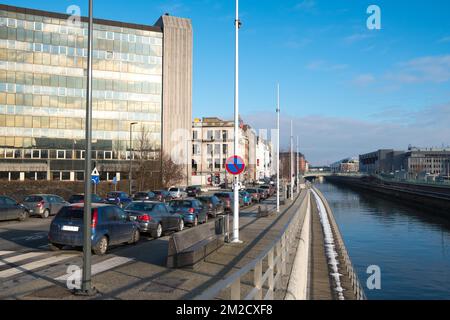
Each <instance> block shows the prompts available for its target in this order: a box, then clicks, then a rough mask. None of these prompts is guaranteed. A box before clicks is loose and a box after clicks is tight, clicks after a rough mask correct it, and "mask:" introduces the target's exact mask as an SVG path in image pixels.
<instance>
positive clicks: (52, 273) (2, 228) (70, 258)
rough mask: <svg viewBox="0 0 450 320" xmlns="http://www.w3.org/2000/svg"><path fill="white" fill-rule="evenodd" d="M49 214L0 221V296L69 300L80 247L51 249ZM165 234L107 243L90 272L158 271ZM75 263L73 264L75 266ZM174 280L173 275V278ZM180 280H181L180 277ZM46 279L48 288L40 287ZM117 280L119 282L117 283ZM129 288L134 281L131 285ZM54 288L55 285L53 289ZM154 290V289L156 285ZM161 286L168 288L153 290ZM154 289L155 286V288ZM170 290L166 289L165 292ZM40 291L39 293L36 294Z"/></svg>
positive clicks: (112, 278)
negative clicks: (129, 242) (134, 241)
mask: <svg viewBox="0 0 450 320" xmlns="http://www.w3.org/2000/svg"><path fill="white" fill-rule="evenodd" d="M256 208H257V206H252V207H250V208H246V209H242V215H243V216H246V217H247V218H248V219H254V218H255V217H256V210H257V209H256ZM52 219H53V217H51V218H49V219H45V220H44V219H41V218H30V219H29V220H27V221H26V222H22V223H20V222H15V221H13V222H1V223H0V299H36V298H45V299H56V298H64V297H65V298H68V299H70V295H71V294H70V292H69V290H68V289H67V283H68V281H67V280H70V281H69V283H75V282H74V280H73V279H74V277H73V274H72V273H73V272H74V270H76V269H77V268H78V267H81V266H82V250H81V248H75V249H69V250H62V251H59V252H53V251H51V250H50V249H49V247H48V240H47V233H48V229H49V226H50V223H51V221H52ZM169 238H170V234H167V235H165V236H164V237H162V238H160V239H157V240H154V239H153V238H151V237H149V236H147V235H142V237H141V240H140V242H139V243H138V244H136V245H123V246H116V247H111V249H110V250H109V251H108V253H107V254H106V255H104V256H96V255H93V256H92V275H93V277H94V279H95V276H98V275H100V274H103V273H105V272H107V271H112V270H115V269H117V268H119V267H129V266H131V265H132V268H127V270H132V271H130V272H132V273H133V274H134V276H136V277H139V278H141V277H144V278H145V275H146V274H147V273H149V272H150V273H158V272H161V271H164V270H167V268H166V257H167V250H168V241H169ZM74 268H75V269H74ZM107 277H108V278H107V279H106V280H104V281H103V282H106V283H108V284H110V283H111V284H112V283H114V282H117V281H124V282H125V283H127V284H128V283H129V282H130V281H133V280H134V279H129V278H128V279H120V277H118V276H117V274H114V273H113V274H108V275H107ZM173 281H175V282H177V280H176V279H175V280H173ZM180 281H181V280H180ZM51 284H57V285H58V286H57V287H54V286H53V289H52V290H51V291H49V292H46V291H45V290H44V293H40V292H41V291H40V290H43V289H44V288H47V287H48V286H49V285H51ZM121 285H122V284H121ZM130 286H131V287H132V286H133V285H131V284H130ZM54 288H59V289H60V290H55V289H54ZM155 290H156V289H155ZM158 290H163V291H164V290H166V291H167V288H165V289H164V288H163V289H161V288H160V289H158ZM158 290H157V291H158ZM168 293H169V292H168ZM40 294H42V296H40Z"/></svg>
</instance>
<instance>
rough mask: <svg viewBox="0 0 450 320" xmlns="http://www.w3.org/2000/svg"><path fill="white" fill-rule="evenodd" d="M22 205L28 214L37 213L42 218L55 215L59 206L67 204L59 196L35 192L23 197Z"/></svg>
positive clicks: (59, 208)
mask: <svg viewBox="0 0 450 320" xmlns="http://www.w3.org/2000/svg"><path fill="white" fill-rule="evenodd" d="M23 204H24V206H25V207H26V208H27V209H28V212H29V214H30V216H33V215H38V216H41V217H42V218H43V219H47V218H48V217H50V216H52V215H56V214H57V213H58V212H59V210H61V208H63V207H65V206H67V205H69V203H68V202H66V201H65V200H64V199H63V198H61V197H60V196H56V195H52V194H35V195H31V196H27V197H25V199H24V200H23Z"/></svg>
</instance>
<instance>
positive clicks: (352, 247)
mask: <svg viewBox="0 0 450 320" xmlns="http://www.w3.org/2000/svg"><path fill="white" fill-rule="evenodd" d="M315 185H316V186H317V187H318V188H319V189H320V190H321V191H322V192H323V194H324V195H325V197H326V199H327V200H328V202H329V204H330V206H331V208H332V210H333V212H334V215H335V217H336V221H337V223H338V225H339V228H340V229H341V233H342V236H343V238H344V242H345V244H346V246H347V250H348V252H349V255H350V258H351V260H352V262H353V265H354V266H355V268H356V269H357V271H358V277H359V278H360V281H361V284H362V285H363V287H364V288H365V292H366V295H367V297H368V299H373V300H377V299H383V300H394V299H401V300H410V299H425V300H436V299H446V300H449V299H450V275H449V272H450V221H448V220H445V219H442V218H438V217H436V216H435V215H433V212H431V211H426V210H419V209H417V208H415V207H413V206H408V205H407V204H404V203H401V202H396V201H392V200H391V199H387V198H385V197H382V196H380V195H378V194H375V193H371V192H368V191H362V190H356V189H353V188H348V187H346V186H341V185H337V184H331V183H328V182H316V184H315ZM372 265H376V266H379V267H380V269H381V289H380V290H376V289H375V290H369V289H367V288H366V281H367V279H368V278H369V276H370V275H369V274H367V268H368V267H369V266H372Z"/></svg>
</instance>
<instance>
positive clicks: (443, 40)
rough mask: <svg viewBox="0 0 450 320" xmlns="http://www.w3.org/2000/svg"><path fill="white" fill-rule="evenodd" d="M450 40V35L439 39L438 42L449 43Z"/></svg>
mask: <svg viewBox="0 0 450 320" xmlns="http://www.w3.org/2000/svg"><path fill="white" fill-rule="evenodd" d="M448 42H450V36H448V37H444V38H442V39H439V41H438V43H448Z"/></svg>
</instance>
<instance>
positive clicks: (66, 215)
mask: <svg viewBox="0 0 450 320" xmlns="http://www.w3.org/2000/svg"><path fill="white" fill-rule="evenodd" d="M83 216H84V204H72V205H69V206H65V207H63V208H62V209H61V210H60V211H59V213H58V214H57V215H56V217H55V219H54V220H53V221H52V223H51V225H50V232H49V234H48V238H49V241H50V249H51V250H54V251H57V250H61V249H63V248H64V247H65V246H70V247H81V246H83ZM91 225H92V251H93V252H94V253H95V254H97V255H104V254H105V253H106V252H107V251H108V249H109V248H110V247H111V246H112V245H119V244H124V243H128V244H135V243H137V242H139V239H140V232H139V227H138V225H137V223H136V222H134V221H131V220H130V219H129V218H128V215H127V214H126V213H125V211H123V210H122V209H120V208H119V207H117V206H115V205H108V204H97V203H96V204H93V205H92V221H91Z"/></svg>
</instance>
